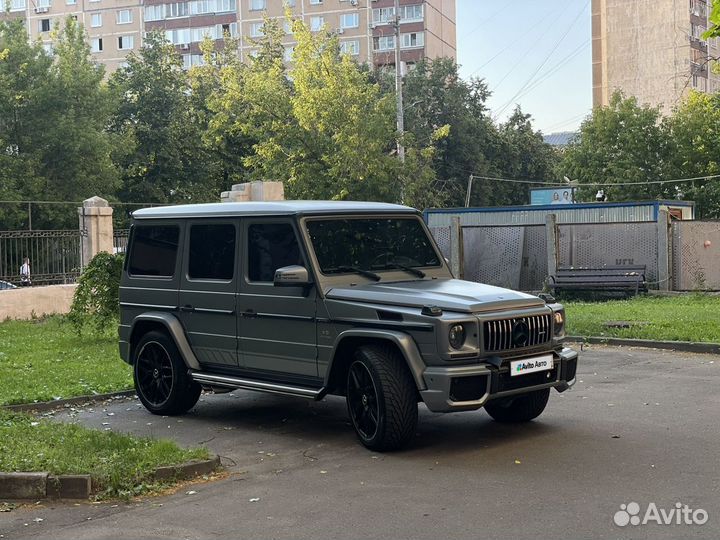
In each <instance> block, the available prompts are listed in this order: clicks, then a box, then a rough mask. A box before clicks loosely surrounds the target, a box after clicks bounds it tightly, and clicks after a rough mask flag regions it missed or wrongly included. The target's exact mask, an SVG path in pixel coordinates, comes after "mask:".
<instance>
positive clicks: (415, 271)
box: [385, 263, 425, 278]
mask: <svg viewBox="0 0 720 540" xmlns="http://www.w3.org/2000/svg"><path fill="white" fill-rule="evenodd" d="M385 268H388V269H390V268H397V269H398V270H405V271H406V272H408V273H410V274H412V275H414V276H417V277H419V278H424V277H425V272H423V271H422V270H418V269H417V268H413V267H412V266H406V265H404V264H398V263H390V264H387V265H385Z"/></svg>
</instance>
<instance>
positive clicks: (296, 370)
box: [238, 218, 320, 386]
mask: <svg viewBox="0 0 720 540" xmlns="http://www.w3.org/2000/svg"><path fill="white" fill-rule="evenodd" d="M244 221H245V224H244V226H243V238H244V246H245V247H244V252H245V253H244V254H245V256H244V257H241V259H243V261H244V264H243V276H242V282H241V284H240V294H239V296H238V314H239V315H240V317H241V321H240V332H239V333H240V354H241V356H242V359H243V366H244V368H245V369H246V370H247V371H249V372H251V373H252V374H253V375H254V376H256V377H259V378H267V379H270V380H276V381H285V382H290V383H293V382H294V383H297V384H302V385H309V386H317V385H319V384H320V379H319V378H318V371H317V342H316V331H315V330H316V329H315V326H316V322H315V309H316V299H317V297H316V292H315V287H311V288H309V289H306V288H303V287H275V286H274V285H273V278H274V275H275V270H277V269H278V268H282V267H283V266H290V265H295V264H299V265H301V266H305V267H306V268H307V262H306V261H307V257H306V255H305V254H304V253H303V250H302V248H301V244H300V242H299V241H298V234H297V229H296V226H295V223H294V221H293V220H292V219H289V218H288V219H277V218H276V219H270V218H267V219H263V218H253V219H245V220H244Z"/></svg>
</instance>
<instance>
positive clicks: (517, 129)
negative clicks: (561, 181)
mask: <svg viewBox="0 0 720 540" xmlns="http://www.w3.org/2000/svg"><path fill="white" fill-rule="evenodd" d="M498 132H499V135H500V142H501V152H500V153H499V155H497V156H496V157H495V160H494V162H493V163H494V165H495V167H496V168H497V169H499V170H501V171H502V176H503V177H507V178H511V179H520V180H532V181H546V182H548V181H554V180H556V179H557V175H556V167H557V164H558V156H557V154H556V152H555V150H554V149H553V147H552V146H550V145H549V144H547V143H545V141H544V140H543V136H542V133H540V132H539V131H535V130H534V129H533V127H532V122H531V117H530V115H529V114H525V113H523V112H522V110H521V109H520V107H519V106H518V107H516V108H515V110H514V111H513V113H512V115H510V117H509V118H508V119H507V121H505V122H504V123H502V124H500V126H499V127H498ZM486 184H490V185H491V186H492V189H493V191H494V193H493V196H494V198H495V200H501V201H503V202H502V204H527V202H528V189H527V186H528V184H516V183H510V182H494V183H493V181H492V180H489V181H486Z"/></svg>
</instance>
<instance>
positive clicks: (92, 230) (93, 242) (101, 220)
mask: <svg viewBox="0 0 720 540" xmlns="http://www.w3.org/2000/svg"><path fill="white" fill-rule="evenodd" d="M112 213H113V209H112V208H110V206H109V205H108V202H107V201H106V200H105V199H102V198H100V197H91V198H90V199H85V200H84V201H83V205H82V207H81V208H78V215H79V218H80V219H79V221H80V230H81V231H85V233H84V234H83V236H82V260H83V266H85V265H87V264H88V263H89V262H90V260H91V259H92V258H93V257H94V256H95V255H97V254H98V253H100V252H101V251H105V252H107V253H112V252H113V224H112Z"/></svg>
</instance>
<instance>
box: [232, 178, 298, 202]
mask: <svg viewBox="0 0 720 540" xmlns="http://www.w3.org/2000/svg"><path fill="white" fill-rule="evenodd" d="M284 200H285V188H284V186H283V183H282V182H260V181H256V182H247V183H245V184H233V186H232V189H231V190H230V191H223V192H222V193H221V194H220V202H247V201H284Z"/></svg>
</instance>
